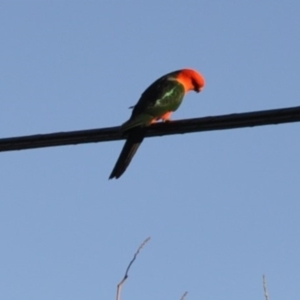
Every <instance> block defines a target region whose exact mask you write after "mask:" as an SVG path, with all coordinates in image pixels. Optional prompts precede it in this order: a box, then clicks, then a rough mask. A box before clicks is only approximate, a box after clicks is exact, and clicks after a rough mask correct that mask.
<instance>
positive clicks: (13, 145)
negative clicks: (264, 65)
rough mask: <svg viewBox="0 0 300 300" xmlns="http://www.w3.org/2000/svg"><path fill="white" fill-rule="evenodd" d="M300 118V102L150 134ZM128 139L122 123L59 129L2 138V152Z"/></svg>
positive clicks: (171, 125) (162, 126)
mask: <svg viewBox="0 0 300 300" xmlns="http://www.w3.org/2000/svg"><path fill="white" fill-rule="evenodd" d="M299 121H300V106H297V107H290V108H281V109H272V110H264V111H255V112H246V113H239V114H229V115H221V116H213V117H204V118H195V119H186V120H178V121H172V122H167V123H157V124H153V125H151V126H150V127H148V128H147V129H146V130H145V136H146V137H155V136H163V135H171V134H183V133H191V132H201V131H211V130H224V129H233V128H243V127H253V126H262V125H272V124H282V123H291V122H299ZM122 139H126V135H124V134H122V133H121V132H120V127H119V126H117V127H109V128H102V129H90V130H79V131H69V132H57V133H50V134H37V135H30V136H21V137H12V138H4V139H0V152H4V151H12V150H23V149H34V148H43V147H53V146H66V145H77V144H86V143H98V142H109V141H117V140H122Z"/></svg>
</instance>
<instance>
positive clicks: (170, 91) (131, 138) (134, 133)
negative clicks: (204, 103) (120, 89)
mask: <svg viewBox="0 0 300 300" xmlns="http://www.w3.org/2000/svg"><path fill="white" fill-rule="evenodd" d="M176 75H178V71H177V72H173V73H170V74H167V75H165V76H163V77H161V78H159V79H158V80H156V81H155V82H154V83H152V84H151V85H150V86H149V87H148V88H147V89H146V90H145V91H144V93H143V94H142V95H141V98H140V99H139V101H138V103H137V104H136V105H135V106H134V108H133V111H132V114H131V117H130V119H129V120H128V121H127V122H125V123H124V124H123V125H122V126H121V130H122V131H123V132H124V131H126V132H127V131H128V136H127V140H126V143H125V145H124V147H123V149H122V152H121V154H120V156H119V158H118V160H117V162H116V164H115V167H114V169H113V170H112V172H111V174H110V176H109V179H112V178H119V177H120V176H121V175H122V174H123V173H124V172H125V170H126V168H127V167H128V165H129V164H130V161H131V159H132V157H133V156H134V154H135V153H136V151H137V149H138V147H139V146H140V144H141V143H142V141H143V139H144V131H145V128H144V127H145V126H148V125H150V123H151V122H152V121H153V120H155V119H157V120H158V119H160V117H162V116H163V115H165V114H166V113H168V112H172V111H175V110H176V109H177V108H178V107H179V106H180V104H181V102H182V100H183V97H184V94H185V90H184V86H183V85H182V84H181V83H180V82H178V81H177V80H176Z"/></svg>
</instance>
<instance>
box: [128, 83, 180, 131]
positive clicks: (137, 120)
mask: <svg viewBox="0 0 300 300" xmlns="http://www.w3.org/2000/svg"><path fill="white" fill-rule="evenodd" d="M184 93H185V92H184V87H183V85H182V84H181V83H179V82H178V81H176V79H175V78H174V77H162V78H160V79H158V80H157V81H155V82H154V83H153V84H151V85H150V86H149V87H148V88H147V89H146V90H145V91H144V93H143V94H142V96H141V98H140V99H139V101H138V103H137V104H136V105H135V106H134V108H133V111H132V115H131V117H130V119H129V120H128V121H127V122H125V123H124V124H123V130H127V129H130V128H133V127H136V126H147V125H149V124H150V123H151V121H152V120H153V119H154V118H159V117H161V116H162V115H164V114H165V113H167V112H170V111H175V110H176V109H177V108H178V107H179V106H180V104H181V102H182V100H183V97H184Z"/></svg>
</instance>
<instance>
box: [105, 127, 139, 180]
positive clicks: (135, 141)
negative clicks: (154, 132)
mask: <svg viewBox="0 0 300 300" xmlns="http://www.w3.org/2000/svg"><path fill="white" fill-rule="evenodd" d="M143 139H144V130H143V129H142V128H135V129H132V130H130V133H129V134H128V137H127V140H126V142H125V145H124V147H123V149H122V151H121V153H120V156H119V158H118V160H117V162H116V164H115V166H114V169H113V170H112V172H111V174H110V176H109V179H113V178H116V179H118V178H119V177H121V176H122V174H123V173H124V172H125V171H126V169H127V167H128V166H129V164H130V162H131V160H132V158H133V156H134V154H135V153H136V151H137V149H138V148H139V146H140V144H141V143H142V141H143Z"/></svg>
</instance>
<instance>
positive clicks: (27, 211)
mask: <svg viewBox="0 0 300 300" xmlns="http://www.w3.org/2000/svg"><path fill="white" fill-rule="evenodd" d="M299 15H300V3H299V1H296V0H294V1H285V2H283V1H196V0H195V1H148V2H146V1H81V2H79V1H69V2H68V1H19V2H18V1H1V3H0V41H1V46H0V136H1V137H10V136H22V135H30V134H38V133H51V132H57V131H69V130H80V129H91V128H102V127H109V126H116V125H119V124H121V123H123V122H124V121H125V120H126V119H127V118H128V117H129V115H130V110H128V107H129V106H130V105H133V104H135V103H136V101H137V100H138V98H139V96H140V94H141V93H142V92H143V90H144V89H145V88H146V87H147V86H148V85H149V84H150V83H152V81H153V80H155V79H156V78H157V77H159V76H161V75H163V74H165V73H168V72H170V71H173V70H176V69H179V68H182V67H192V68H195V69H197V70H199V71H200V72H202V73H203V74H204V76H205V78H206V81H207V85H206V88H205V90H204V91H203V93H200V94H196V93H190V94H189V95H188V96H187V97H186V98H185V101H184V103H183V105H182V106H181V108H180V109H179V110H178V111H177V112H176V113H175V114H174V115H173V118H174V119H184V118H192V117H201V116H211V115H219V114H227V113H237V112H246V111H254V110H262V109H271V108H280V107H289V106H297V105H299V103H300V90H299V74H300V71H299V70H300V59H299V55H300V39H299V35H300V18H299ZM299 130H300V124H299V123H294V124H288V125H276V126H267V127H256V128H248V129H237V130H228V131H219V132H218V131H216V132H207V133H194V134H187V135H178V136H171V137H160V138H153V139H147V140H145V141H144V143H143V145H142V146H141V148H140V149H139V151H138V153H137V155H136V157H135V158H134V160H133V162H132V164H131V165H130V167H129V169H128V170H127V172H126V173H125V174H124V176H123V177H122V178H121V179H119V180H113V181H109V180H108V176H109V174H110V172H111V170H112V167H113V165H114V163H115V161H116V159H117V157H118V155H119V153H120V151H121V148H122V145H123V142H109V143H98V144H85V145H79V146H66V147H57V148H45V149H36V150H26V151H19V152H7V153H0V163H1V169H0V177H1V188H0V239H1V247H0V266H1V268H0V283H1V288H0V299H5V300H15V299H18V300H19V299H22V300H23V299H25V300H27V299H28V300H34V299H38V300H41V299H43V300H46V299H49V300H50V299H51V300H60V299H61V300H65V299H72V300H77V299H115V292H116V285H117V283H118V282H119V281H120V280H121V278H122V276H123V275H124V271H125V269H126V267H127V264H128V263H129V261H130V259H131V258H132V255H133V253H134V251H135V250H136V248H137V247H138V245H139V244H140V243H141V242H142V241H143V240H144V239H145V238H146V237H147V236H151V237H152V240H151V241H150V243H149V244H148V245H147V247H146V248H145V249H144V250H143V251H142V253H141V254H140V256H139V257H138V260H137V261H136V262H135V264H134V265H133V267H132V269H131V272H130V276H129V279H128V281H127V282H126V285H125V286H124V289H123V295H122V296H123V297H122V300H129V299H131V300H138V299H139V300H140V299H143V300H150V299H151V300H152V299H170V300H171V299H172V300H173V299H174V300H176V299H178V300H179V299H180V297H181V295H182V294H183V292H184V291H186V290H187V291H189V295H188V298H187V299H188V300H196V299H197V300H198V299H206V300H209V299H232V300H237V299H244V300H248V299H249V300H250V299H251V300H252V299H261V300H263V299H264V297H263V290H262V274H266V276H267V281H268V286H269V293H270V295H271V298H272V299H299V298H300V290H299V282H300V274H299V267H300V255H299V253H300V239H299V237H300V190H299V184H300V172H299V167H300V159H299V153H300V141H299Z"/></svg>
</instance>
